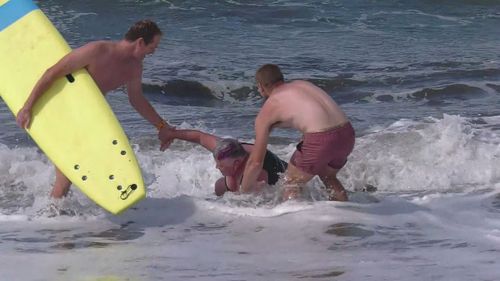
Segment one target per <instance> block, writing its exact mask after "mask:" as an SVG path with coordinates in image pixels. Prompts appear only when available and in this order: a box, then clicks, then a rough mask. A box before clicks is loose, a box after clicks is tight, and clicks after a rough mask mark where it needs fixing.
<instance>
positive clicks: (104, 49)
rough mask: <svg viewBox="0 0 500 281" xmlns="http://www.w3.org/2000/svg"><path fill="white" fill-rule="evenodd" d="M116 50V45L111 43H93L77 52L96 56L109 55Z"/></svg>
mask: <svg viewBox="0 0 500 281" xmlns="http://www.w3.org/2000/svg"><path fill="white" fill-rule="evenodd" d="M114 48H115V43H113V42H111V41H92V42H89V43H87V44H85V45H83V46H81V47H80V48H78V49H76V50H81V51H83V52H86V53H92V54H93V55H94V56H101V55H106V54H109V53H110V52H112V51H113V49H114Z"/></svg>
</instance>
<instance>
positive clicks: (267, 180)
mask: <svg viewBox="0 0 500 281" xmlns="http://www.w3.org/2000/svg"><path fill="white" fill-rule="evenodd" d="M174 139H179V140H184V141H189V142H192V143H197V144H199V145H201V146H203V147H204V148H206V149H207V150H208V151H210V152H212V154H213V156H214V159H215V164H216V167H217V169H219V171H220V172H221V173H222V175H223V176H224V177H222V178H220V179H218V180H217V181H216V182H215V194H216V195H217V196H222V195H224V193H226V191H230V192H239V187H240V183H241V180H242V177H243V169H244V168H245V165H246V163H247V160H248V155H249V154H250V153H251V152H252V150H253V145H252V144H249V143H241V142H239V141H237V140H235V139H230V138H226V139H221V138H219V137H217V136H214V135H211V134H208V133H204V132H200V131H197V130H172V131H170V132H169V134H168V135H166V136H164V137H163V139H161V141H162V146H161V150H162V151H163V150H165V149H166V148H167V147H168V145H169V144H170V143H171V142H172V140H174ZM286 165H287V164H286V162H285V161H283V160H281V159H280V158H278V156H276V155H275V154H274V153H272V152H271V151H269V150H266V151H265V155H264V162H263V166H262V167H261V169H260V171H259V174H258V175H257V180H256V181H257V184H256V185H254V186H253V189H252V190H247V192H250V191H251V192H259V191H260V190H261V189H262V187H263V186H264V185H265V184H269V185H274V184H276V182H277V181H278V180H279V176H280V174H282V173H284V172H285V170H286Z"/></svg>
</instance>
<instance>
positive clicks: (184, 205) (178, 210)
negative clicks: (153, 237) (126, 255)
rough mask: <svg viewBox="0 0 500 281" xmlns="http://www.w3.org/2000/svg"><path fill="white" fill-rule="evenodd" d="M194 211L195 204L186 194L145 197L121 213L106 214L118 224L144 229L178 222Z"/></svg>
mask: <svg viewBox="0 0 500 281" xmlns="http://www.w3.org/2000/svg"><path fill="white" fill-rule="evenodd" d="M194 212H195V205H194V203H193V200H192V199H190V198H189V197H188V196H180V197H176V198H145V199H144V200H142V201H141V202H139V203H138V204H136V205H135V206H133V207H131V208H130V209H128V210H127V211H125V212H124V213H123V214H121V215H118V216H113V215H108V219H109V220H110V221H111V222H114V223H116V224H119V225H128V227H135V228H139V229H144V228H148V227H162V226H166V225H175V224H180V223H182V222H184V221H185V220H186V219H187V218H189V217H191V216H192V215H193V213H194Z"/></svg>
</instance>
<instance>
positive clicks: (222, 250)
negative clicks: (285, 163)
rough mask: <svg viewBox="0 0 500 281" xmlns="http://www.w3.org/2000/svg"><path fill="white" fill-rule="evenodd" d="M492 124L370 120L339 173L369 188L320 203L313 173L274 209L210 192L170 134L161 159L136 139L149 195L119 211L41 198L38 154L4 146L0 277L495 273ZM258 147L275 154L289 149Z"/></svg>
mask: <svg viewBox="0 0 500 281" xmlns="http://www.w3.org/2000/svg"><path fill="white" fill-rule="evenodd" d="M498 120H499V119H498V118H489V119H488V118H485V119H483V120H482V121H483V122H474V121H477V120H471V119H466V118H462V117H459V116H444V118H443V119H434V118H429V119H427V120H425V121H412V120H401V121H399V122H396V123H394V124H391V125H390V126H388V127H386V128H380V127H379V128H372V129H371V131H369V132H366V134H365V135H364V136H363V137H360V138H358V139H357V144H356V147H355V151H354V153H353V155H352V157H351V159H350V162H349V164H348V165H347V167H346V169H345V170H343V171H342V173H341V174H340V178H341V180H342V181H343V182H344V183H345V185H346V187H347V188H348V189H349V190H350V191H355V190H357V189H361V188H362V187H363V186H364V185H365V184H371V185H375V186H377V188H378V191H377V192H375V193H366V192H362V191H357V192H354V193H351V202H345V203H343V202H328V201H324V200H322V198H321V196H322V194H321V190H320V184H319V181H317V180H316V181H314V182H313V183H311V184H310V186H309V192H306V193H305V196H306V200H305V201H301V202H286V203H282V204H278V203H277V202H276V201H275V200H274V199H275V197H274V193H273V192H270V194H267V195H265V196H261V197H253V196H248V195H245V196H237V195H232V194H229V195H227V196H224V197H223V198H216V197H215V195H213V188H212V185H213V182H214V181H215V180H216V179H217V178H218V177H219V176H220V175H219V173H218V171H217V170H216V169H215V165H214V162H213V159H212V157H211V155H210V153H208V152H207V151H204V150H203V149H201V148H200V147H196V146H193V145H189V144H186V143H181V142H177V143H174V145H173V147H172V149H171V150H169V151H167V152H165V153H162V152H160V151H157V150H154V149H151V150H147V149H142V148H141V146H140V145H139V146H136V152H137V154H138V158H139V161H140V162H141V163H142V167H143V169H144V171H145V179H146V182H147V183H148V185H149V186H148V198H146V199H145V200H144V201H142V202H140V203H139V204H138V205H136V206H135V207H133V208H132V209H130V210H128V211H127V212H125V213H124V214H123V215H120V216H111V215H109V214H107V213H105V212H104V211H102V210H101V209H100V208H98V207H96V206H95V205H94V204H93V203H92V202H90V201H89V200H88V199H86V198H85V197H84V196H83V195H82V194H81V193H80V192H79V191H78V190H76V189H74V190H73V193H72V195H71V196H70V197H69V198H66V199H63V200H60V201H51V200H49V199H48V197H47V192H48V186H49V184H50V183H51V180H52V177H53V170H52V167H51V165H50V164H49V163H47V161H46V160H45V157H44V156H43V155H42V154H40V153H39V152H38V151H36V150H35V149H32V148H20V149H12V148H7V147H5V146H3V147H1V148H0V155H1V159H2V163H1V165H0V169H1V170H2V173H0V174H1V176H0V185H1V186H2V189H1V190H2V193H3V194H2V196H1V197H2V198H3V199H2V200H3V202H2V209H1V213H2V215H0V225H1V227H0V229H1V231H0V239H1V241H2V243H0V251H1V253H2V254H1V255H0V264H2V266H1V267H0V268H1V271H2V279H4V280H184V279H187V280H192V279H196V280H304V279H305V280H332V279H335V280H360V279H363V280H394V279H395V278H399V279H403V280H496V279H497V278H498V264H497V260H498V258H499V257H500V247H499V245H500V244H499V242H500V217H499V214H500V184H498V183H497V182H498V176H499V175H498V172H497V171H498V170H497V169H496V168H495V167H498V165H499V164H500V163H499V162H500V160H499V151H498V143H499V141H500V137H499V136H498V135H497V133H496V131H492V130H491V126H498V124H499V123H498ZM478 123H479V124H478ZM186 126H187V125H186ZM271 149H272V150H273V151H276V152H277V153H278V155H279V156H281V157H282V158H284V159H287V158H289V156H290V155H291V153H292V151H293V146H291V145H276V146H271ZM21 164H22V165H21ZM21 166H22V167H25V168H23V169H21V168H20V167H21ZM323 199H324V198H323ZM12 201H14V202H15V203H13V202H12ZM61 211H62V213H61ZM21 263H23V264H29V265H30V266H29V270H20V266H19V264H21Z"/></svg>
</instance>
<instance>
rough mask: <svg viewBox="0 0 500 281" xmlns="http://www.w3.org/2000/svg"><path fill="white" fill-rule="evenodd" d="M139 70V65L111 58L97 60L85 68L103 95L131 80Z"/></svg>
mask: <svg viewBox="0 0 500 281" xmlns="http://www.w3.org/2000/svg"><path fill="white" fill-rule="evenodd" d="M139 68H140V65H139V64H136V63H130V62H122V61H119V60H116V59H113V58H106V59H101V60H97V61H95V62H94V63H92V64H90V65H89V66H88V67H87V69H88V71H89V73H90V75H91V76H92V78H94V81H95V82H96V84H97V86H98V87H99V89H101V91H102V92H103V93H104V94H106V93H107V92H109V91H112V90H114V89H117V88H119V87H121V86H123V85H125V84H126V83H127V82H129V81H130V80H132V79H133V78H134V75H135V73H138V70H139Z"/></svg>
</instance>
